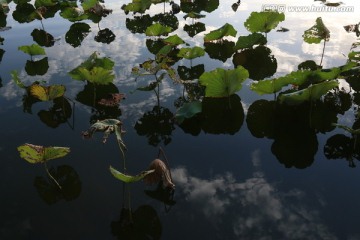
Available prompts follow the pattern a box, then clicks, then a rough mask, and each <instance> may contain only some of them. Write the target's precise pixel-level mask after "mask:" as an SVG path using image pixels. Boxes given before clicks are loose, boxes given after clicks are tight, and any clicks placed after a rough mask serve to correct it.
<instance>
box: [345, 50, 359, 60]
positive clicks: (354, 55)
mask: <svg viewBox="0 0 360 240" xmlns="http://www.w3.org/2000/svg"><path fill="white" fill-rule="evenodd" d="M348 57H349V59H350V60H352V61H360V52H355V51H352V52H350V53H349V54H348Z"/></svg>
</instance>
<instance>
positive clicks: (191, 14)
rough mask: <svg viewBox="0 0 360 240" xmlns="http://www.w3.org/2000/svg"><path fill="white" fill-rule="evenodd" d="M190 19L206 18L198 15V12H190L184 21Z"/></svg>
mask: <svg viewBox="0 0 360 240" xmlns="http://www.w3.org/2000/svg"><path fill="white" fill-rule="evenodd" d="M188 17H189V18H194V19H199V18H204V17H206V16H205V15H202V14H200V13H196V12H189V13H188V14H185V16H184V19H185V20H186V19H187V18H188Z"/></svg>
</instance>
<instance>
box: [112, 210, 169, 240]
mask: <svg viewBox="0 0 360 240" xmlns="http://www.w3.org/2000/svg"><path fill="white" fill-rule="evenodd" d="M110 226H111V233H112V234H113V235H114V236H115V237H116V238H117V239H127V240H144V239H153V240H159V239H161V235H162V225H161V221H160V218H159V216H158V214H157V212H156V210H155V209H154V208H153V207H152V206H150V205H142V206H140V207H138V208H137V209H136V210H135V211H131V210H130V209H127V208H122V209H121V212H120V218H119V220H117V221H113V222H111V225H110Z"/></svg>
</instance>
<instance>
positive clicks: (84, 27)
mask: <svg viewBox="0 0 360 240" xmlns="http://www.w3.org/2000/svg"><path fill="white" fill-rule="evenodd" d="M90 31H91V30H90V26H89V25H88V24H87V23H74V24H73V25H71V26H70V29H69V31H67V33H66V35H65V41H66V42H67V43H68V44H70V45H71V46H73V47H74V48H76V47H78V46H80V45H81V42H82V41H83V40H84V38H86V36H87V35H88V34H89V33H90Z"/></svg>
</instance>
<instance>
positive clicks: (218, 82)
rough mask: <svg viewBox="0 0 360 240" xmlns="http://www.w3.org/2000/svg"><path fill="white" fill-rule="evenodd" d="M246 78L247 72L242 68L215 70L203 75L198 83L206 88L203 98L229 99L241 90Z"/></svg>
mask: <svg viewBox="0 0 360 240" xmlns="http://www.w3.org/2000/svg"><path fill="white" fill-rule="evenodd" d="M248 77H249V72H248V71H247V70H246V69H245V68H243V67H242V66H238V67H237V68H236V69H232V70H225V69H222V68H217V69H215V70H213V71H211V72H205V73H203V74H202V75H201V76H200V78H199V82H200V84H201V85H203V86H205V87H206V90H205V97H229V96H230V95H232V94H234V93H236V92H237V91H239V90H240V89H241V88H242V83H243V82H244V81H245V80H246V79H247V78H248Z"/></svg>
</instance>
